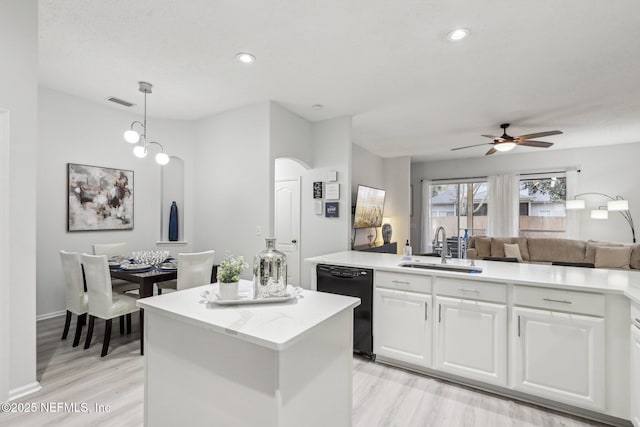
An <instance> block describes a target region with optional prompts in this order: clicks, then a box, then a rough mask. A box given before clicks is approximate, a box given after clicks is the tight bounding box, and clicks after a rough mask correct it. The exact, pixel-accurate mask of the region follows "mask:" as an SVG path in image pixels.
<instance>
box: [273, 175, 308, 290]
mask: <svg viewBox="0 0 640 427" xmlns="http://www.w3.org/2000/svg"><path fill="white" fill-rule="evenodd" d="M274 204H275V209H276V211H275V216H274V221H275V226H274V231H275V238H276V249H278V250H279V251H281V252H284V253H285V254H286V255H287V283H289V284H292V285H301V283H300V177H293V178H277V179H276V185H275V203H274Z"/></svg>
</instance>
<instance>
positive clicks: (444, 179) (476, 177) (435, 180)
mask: <svg viewBox="0 0 640 427" xmlns="http://www.w3.org/2000/svg"><path fill="white" fill-rule="evenodd" d="M571 170H576V171H577V172H578V173H580V169H567V170H563V171H548V172H532V173H521V174H519V175H526V176H531V175H549V174H554V173H558V174H559V173H567V172H568V171H571ZM468 179H487V176H465V177H461V178H438V179H426V178H422V179H421V180H420V182H423V181H431V182H439V181H457V180H460V181H462V180H468Z"/></svg>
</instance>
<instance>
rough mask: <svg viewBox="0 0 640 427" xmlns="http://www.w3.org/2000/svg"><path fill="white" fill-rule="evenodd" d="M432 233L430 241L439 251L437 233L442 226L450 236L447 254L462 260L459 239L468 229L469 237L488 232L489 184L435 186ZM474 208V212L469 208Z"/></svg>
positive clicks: (431, 191) (432, 187) (448, 237)
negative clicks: (469, 210) (459, 251)
mask: <svg viewBox="0 0 640 427" xmlns="http://www.w3.org/2000/svg"><path fill="white" fill-rule="evenodd" d="M429 190H430V194H431V228H432V229H431V230H429V231H427V232H429V233H430V236H427V240H430V241H431V242H432V245H433V247H434V248H437V247H438V246H439V244H440V243H441V242H435V241H434V238H435V231H436V230H437V229H438V227H440V226H442V227H444V229H445V232H446V233H447V251H448V252H450V253H451V255H452V256H453V257H458V256H459V253H458V247H459V241H458V240H459V238H461V237H463V236H464V231H465V229H467V230H468V233H469V236H472V235H485V234H486V233H487V183H486V181H483V182H455V183H446V184H431V185H430V187H429ZM468 206H472V208H471V212H468V209H467V207H468Z"/></svg>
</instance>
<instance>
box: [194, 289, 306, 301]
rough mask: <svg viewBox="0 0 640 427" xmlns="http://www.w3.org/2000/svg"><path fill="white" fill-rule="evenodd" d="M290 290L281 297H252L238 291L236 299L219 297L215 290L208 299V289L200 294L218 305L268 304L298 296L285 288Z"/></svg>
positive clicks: (293, 291) (292, 290)
mask: <svg viewBox="0 0 640 427" xmlns="http://www.w3.org/2000/svg"><path fill="white" fill-rule="evenodd" d="M287 290H288V291H290V292H287V293H286V294H285V295H284V296H281V297H270V298H257V299H255V298H253V296H252V295H251V294H250V293H249V294H247V293H242V292H241V293H240V294H238V299H220V297H219V295H218V293H217V292H215V293H214V295H213V298H212V299H210V298H209V295H210V292H211V291H210V290H205V291H202V293H201V294H200V296H201V297H202V298H204V299H206V300H208V301H209V302H212V303H214V304H218V305H239V304H269V303H272V302H284V301H289V300H292V299H295V298H296V297H297V296H298V292H296V291H295V290H294V289H293V288H289V289H287Z"/></svg>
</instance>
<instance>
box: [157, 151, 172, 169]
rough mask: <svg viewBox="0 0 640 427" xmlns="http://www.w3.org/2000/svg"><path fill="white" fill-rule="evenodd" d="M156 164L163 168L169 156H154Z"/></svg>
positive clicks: (159, 154) (161, 154)
mask: <svg viewBox="0 0 640 427" xmlns="http://www.w3.org/2000/svg"><path fill="white" fill-rule="evenodd" d="M156 163H158V164H159V165H163V166H164V165H166V164H167V163H169V156H168V155H167V153H164V152H162V153H158V154H156Z"/></svg>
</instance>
